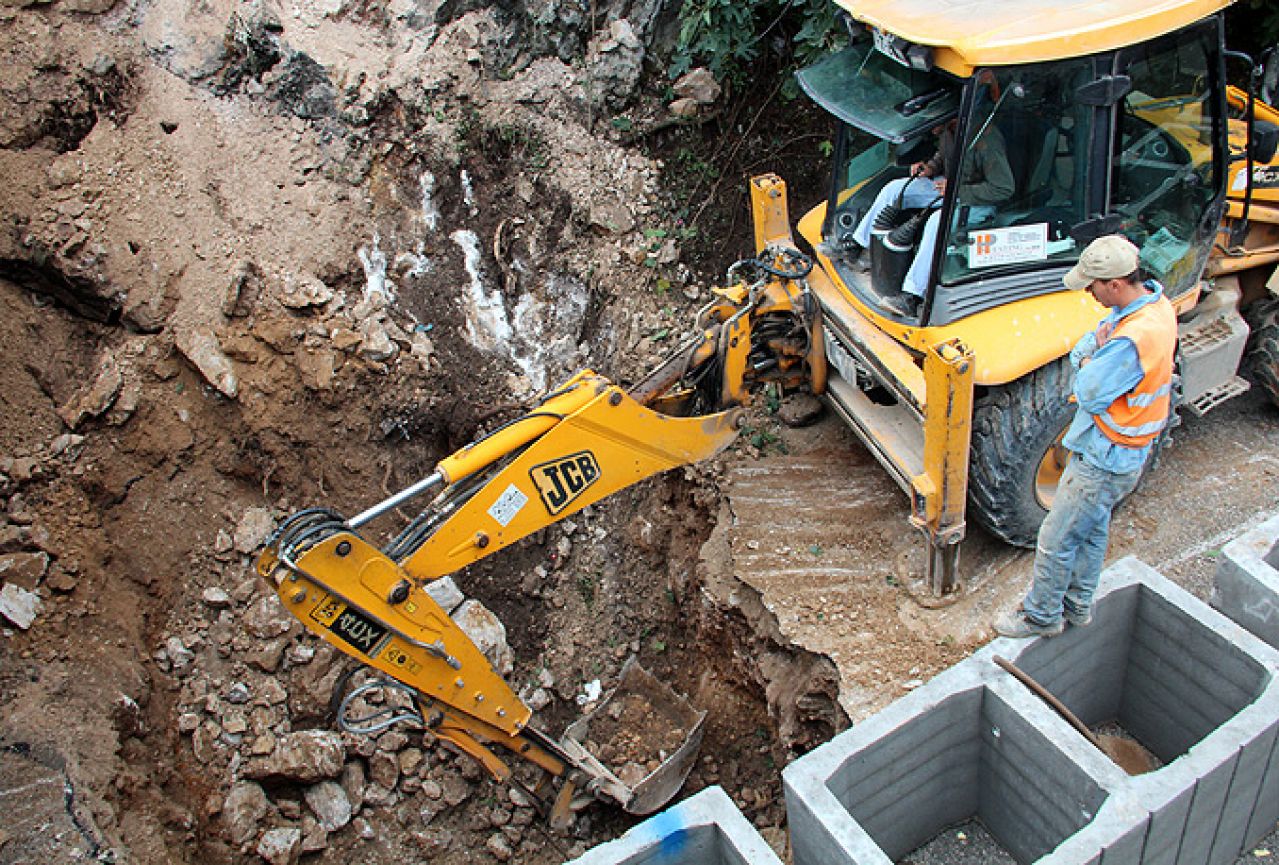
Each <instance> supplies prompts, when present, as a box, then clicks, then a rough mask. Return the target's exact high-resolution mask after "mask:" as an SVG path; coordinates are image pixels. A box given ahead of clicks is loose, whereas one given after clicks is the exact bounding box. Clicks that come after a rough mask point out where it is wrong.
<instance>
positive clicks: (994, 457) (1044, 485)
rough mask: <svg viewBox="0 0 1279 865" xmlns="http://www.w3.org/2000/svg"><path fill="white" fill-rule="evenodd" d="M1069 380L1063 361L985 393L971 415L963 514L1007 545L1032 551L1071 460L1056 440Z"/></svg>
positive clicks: (1069, 409)
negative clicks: (965, 496) (967, 513)
mask: <svg viewBox="0 0 1279 865" xmlns="http://www.w3.org/2000/svg"><path fill="white" fill-rule="evenodd" d="M1073 379H1074V371H1073V370H1072V369H1071V368H1070V362H1069V360H1068V359H1067V358H1064V357H1063V358H1060V359H1058V360H1056V361H1053V362H1052V363H1050V364H1047V365H1045V366H1042V367H1040V368H1039V369H1037V370H1035V371H1034V372H1031V373H1029V374H1028V375H1024V376H1022V377H1021V378H1019V379H1017V380H1016V381H1013V382H1009V383H1008V384H1006V385H1001V386H1000V387H996V388H991V389H990V391H988V392H987V393H986V395H985V396H983V397H982V398H981V399H980V400H978V402H977V405H976V407H975V408H974V410H973V432H972V447H971V456H970V459H969V469H968V503H969V514H970V515H971V516H972V518H973V520H974V521H975V522H976V523H977V524H978V525H980V526H981V527H982V528H984V529H986V530H987V531H988V532H990V533H991V534H993V535H995V536H996V537H998V538H1000V539H1001V540H1003V541H1005V542H1007V543H1009V544H1012V545H1014V546H1018V547H1033V546H1034V545H1035V538H1036V536H1037V535H1038V534H1039V524H1040V523H1042V522H1043V521H1044V517H1045V516H1047V515H1048V508H1049V507H1051V506H1052V500H1053V495H1054V494H1055V493H1056V491H1057V482H1058V481H1059V480H1060V478H1061V473H1062V472H1063V471H1065V468H1066V463H1067V462H1068V461H1069V459H1070V453H1069V452H1068V451H1067V450H1066V449H1065V448H1063V447H1062V446H1061V440H1062V437H1063V436H1064V435H1065V434H1066V428H1067V427H1068V426H1069V425H1070V420H1071V418H1072V417H1074V414H1075V406H1074V404H1073V403H1071V402H1070V401H1069V400H1070V386H1071V382H1072V381H1073Z"/></svg>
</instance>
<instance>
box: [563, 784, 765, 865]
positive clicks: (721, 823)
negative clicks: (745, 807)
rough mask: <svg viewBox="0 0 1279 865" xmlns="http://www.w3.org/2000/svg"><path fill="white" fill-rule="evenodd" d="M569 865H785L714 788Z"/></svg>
mask: <svg viewBox="0 0 1279 865" xmlns="http://www.w3.org/2000/svg"><path fill="white" fill-rule="evenodd" d="M569 865H782V861H781V860H780V859H779V858H777V854H776V853H774V852H773V849H772V848H771V847H769V846H768V843H767V842H765V841H764V839H763V838H761V837H760V836H759V833H758V832H756V831H755V829H754V827H753V826H751V824H750V822H749V821H748V820H747V819H746V818H745V817H744V816H743V815H742V812H741V811H739V810H738V808H737V805H735V804H734V803H733V800H732V799H730V798H729V797H728V794H727V793H725V792H724V790H723V789H722V788H720V787H708V788H706V789H705V790H702V791H701V792H700V793H698V794H697V795H695V796H691V797H689V798H688V799H685V800H684V801H683V802H680V803H679V804H677V805H674V806H673V807H671V808H667V809H666V810H665V811H663V812H661V813H660V814H657V815H655V816H653V817H650V818H649V819H648V820H645V821H644V822H643V823H640V824H639V825H638V826H635V827H633V828H632V829H631V830H630V831H629V832H627V833H626V834H625V835H623V836H622V837H621V838H618V839H616V840H614V841H610V842H608V843H607V844H601V845H599V846H598V847H593V848H591V849H590V850H588V851H586V853H585V854H583V855H582V856H581V857H579V858H577V859H574V860H573V861H572V863H569Z"/></svg>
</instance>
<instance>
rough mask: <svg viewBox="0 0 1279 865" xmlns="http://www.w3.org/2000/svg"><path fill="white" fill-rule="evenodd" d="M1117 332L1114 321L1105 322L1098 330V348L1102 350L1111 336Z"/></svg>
mask: <svg viewBox="0 0 1279 865" xmlns="http://www.w3.org/2000/svg"><path fill="white" fill-rule="evenodd" d="M1114 332H1115V323H1114V322H1113V321H1103V322H1102V323H1101V325H1100V326H1099V327H1098V328H1097V348H1101V347H1102V346H1103V345H1105V344H1106V341H1107V340H1108V339H1110V335H1111V334H1112V333H1114Z"/></svg>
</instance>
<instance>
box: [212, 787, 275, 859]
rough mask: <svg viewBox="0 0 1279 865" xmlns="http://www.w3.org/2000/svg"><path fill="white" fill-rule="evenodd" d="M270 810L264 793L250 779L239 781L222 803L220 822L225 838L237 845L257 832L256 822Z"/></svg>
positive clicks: (243, 842) (251, 837)
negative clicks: (224, 829) (224, 828)
mask: <svg viewBox="0 0 1279 865" xmlns="http://www.w3.org/2000/svg"><path fill="white" fill-rule="evenodd" d="M270 811H271V803H270V802H268V801H267V798H266V793H264V792H263V790H262V788H261V787H259V786H258V785H257V784H254V783H253V782H252V781H240V782H239V783H237V784H235V785H234V786H233V787H232V788H231V792H230V793H228V794H227V797H226V802H224V803H223V805H222V822H223V823H224V824H225V825H226V836H227V840H228V841H230V842H231V843H232V844H234V845H236V846H239V845H241V844H245V843H247V842H248V841H250V840H252V839H253V837H254V836H255V835H257V834H258V823H259V822H261V820H262V819H263V818H264V817H266V815H267V814H269V813H270Z"/></svg>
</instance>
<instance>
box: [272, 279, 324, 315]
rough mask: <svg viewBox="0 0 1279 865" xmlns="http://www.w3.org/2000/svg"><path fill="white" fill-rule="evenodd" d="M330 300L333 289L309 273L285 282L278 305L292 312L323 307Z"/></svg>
mask: <svg viewBox="0 0 1279 865" xmlns="http://www.w3.org/2000/svg"><path fill="white" fill-rule="evenodd" d="M332 299H333V289H331V288H329V287H328V286H327V285H325V284H324V283H323V282H321V281H320V279H319V278H318V277H315V276H312V275H311V274H309V273H304V274H301V275H300V276H297V277H293V278H291V279H289V280H287V281H286V282H285V285H284V291H283V292H281V293H280V303H282V304H284V305H285V306H286V307H288V308H289V309H293V310H305V309H310V308H312V307H317V306H324V305H325V304H326V303H328V302H329V301H330V300H332Z"/></svg>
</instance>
